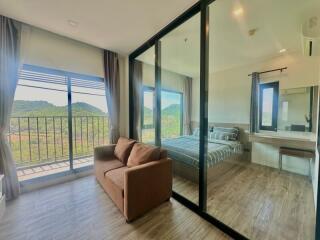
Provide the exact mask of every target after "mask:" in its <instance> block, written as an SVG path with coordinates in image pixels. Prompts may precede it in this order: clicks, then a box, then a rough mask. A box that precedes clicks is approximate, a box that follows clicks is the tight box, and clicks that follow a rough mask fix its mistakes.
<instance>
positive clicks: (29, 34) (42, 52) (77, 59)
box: [20, 25, 129, 136]
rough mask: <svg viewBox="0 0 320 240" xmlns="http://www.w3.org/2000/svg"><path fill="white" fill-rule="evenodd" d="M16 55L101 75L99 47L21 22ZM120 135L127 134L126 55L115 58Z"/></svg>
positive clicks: (31, 61) (35, 62)
mask: <svg viewBox="0 0 320 240" xmlns="http://www.w3.org/2000/svg"><path fill="white" fill-rule="evenodd" d="M20 55H21V59H22V63H24V64H32V65H37V66H43V67H48V68H53V69H59V70H65V71H70V72H76V73H81V74H88V75H92V76H98V77H104V66H103V61H104V60H103V49H101V48H97V47H94V46H91V45H88V44H85V43H82V42H79V41H77V40H73V39H70V38H67V37H63V36H60V35H57V34H55V33H52V32H48V31H46V30H43V29H39V28H36V27H32V26H30V25H23V27H22V34H21V48H20ZM119 68H120V72H119V74H120V109H119V111H120V134H121V135H122V136H128V135H129V133H128V128H129V114H128V112H129V107H128V106H129V97H128V96H129V91H128V90H129V80H128V57H127V56H120V57H119Z"/></svg>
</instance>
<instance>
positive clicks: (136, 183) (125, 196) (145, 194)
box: [94, 144, 172, 222]
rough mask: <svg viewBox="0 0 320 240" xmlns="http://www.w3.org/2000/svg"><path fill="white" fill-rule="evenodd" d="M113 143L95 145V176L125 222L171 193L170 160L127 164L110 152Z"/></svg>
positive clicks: (164, 155) (164, 157)
mask: <svg viewBox="0 0 320 240" xmlns="http://www.w3.org/2000/svg"><path fill="white" fill-rule="evenodd" d="M115 146H116V145H115V144H113V145H107V146H101V147H96V148H95V151H94V171H95V176H96V178H97V180H98V182H99V183H100V185H101V186H102V187H103V189H104V190H105V192H106V193H108V195H109V196H110V198H111V199H112V200H113V202H114V203H115V204H116V205H117V207H118V208H119V209H120V211H121V212H122V213H123V215H124V216H125V218H126V220H127V221H128V222H130V221H132V220H134V219H136V218H137V217H139V216H141V215H142V214H144V213H146V212H147V211H149V210H151V209H152V208H154V207H156V206H158V205H160V204H161V203H163V202H165V201H167V200H169V199H170V197H171V192H172V160H171V159H169V158H168V157H167V152H166V151H165V150H163V149H161V150H160V159H158V160H154V161H151V162H148V163H144V164H141V165H138V166H133V167H128V166H126V165H125V164H124V163H123V162H122V161H120V160H119V159H118V158H117V157H116V156H115V154H114V150H115Z"/></svg>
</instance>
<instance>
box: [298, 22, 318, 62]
mask: <svg viewBox="0 0 320 240" xmlns="http://www.w3.org/2000/svg"><path fill="white" fill-rule="evenodd" d="M302 48H303V49H302V50H303V54H304V55H306V56H319V55H320V17H318V16H313V17H310V18H309V19H308V20H307V21H306V22H305V23H304V24H303V25H302Z"/></svg>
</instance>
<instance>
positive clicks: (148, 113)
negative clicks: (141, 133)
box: [143, 107, 152, 116]
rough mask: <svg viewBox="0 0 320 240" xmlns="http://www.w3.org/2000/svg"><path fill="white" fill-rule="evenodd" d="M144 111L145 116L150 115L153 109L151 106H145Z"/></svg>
mask: <svg viewBox="0 0 320 240" xmlns="http://www.w3.org/2000/svg"><path fill="white" fill-rule="evenodd" d="M143 113H144V115H145V116H149V115H151V114H152V110H151V109H150V108H147V107H144V108H143Z"/></svg>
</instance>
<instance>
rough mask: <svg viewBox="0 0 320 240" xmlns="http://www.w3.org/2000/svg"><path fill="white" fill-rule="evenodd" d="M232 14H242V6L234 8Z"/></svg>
mask: <svg viewBox="0 0 320 240" xmlns="http://www.w3.org/2000/svg"><path fill="white" fill-rule="evenodd" d="M233 15H234V16H236V17H238V16H242V15H243V8H242V7H239V8H237V9H235V10H234V11H233Z"/></svg>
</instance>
